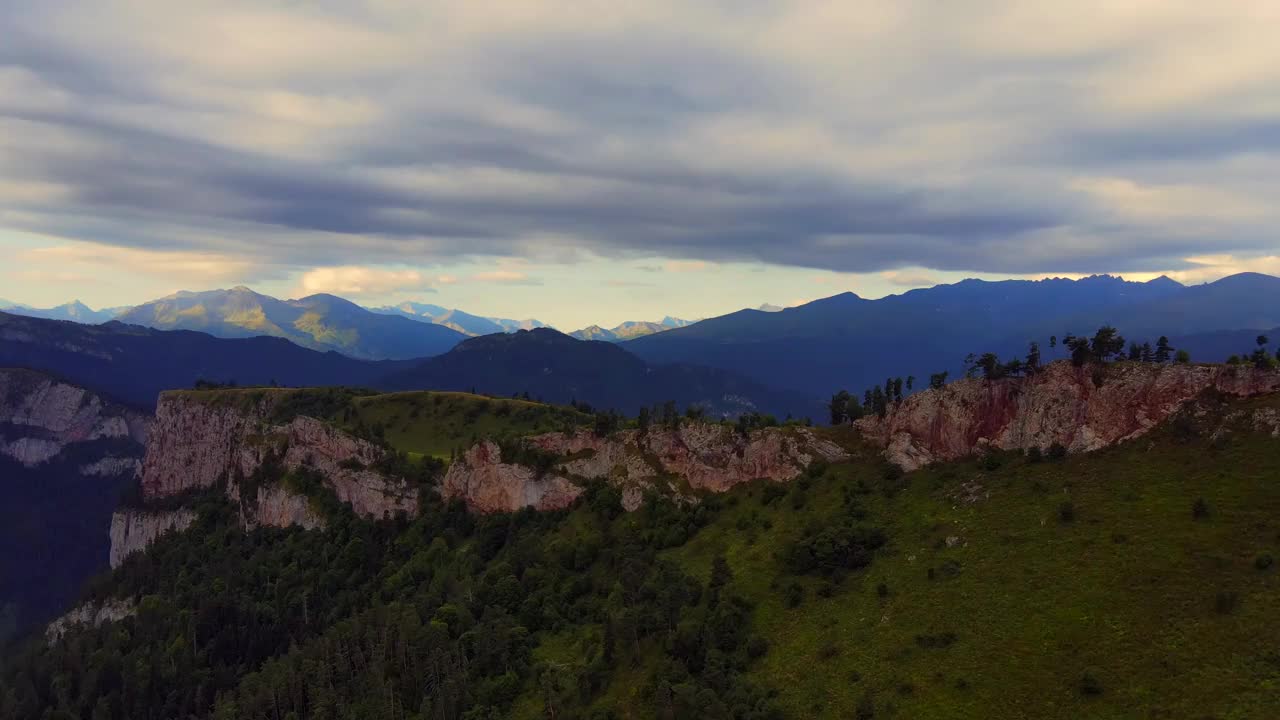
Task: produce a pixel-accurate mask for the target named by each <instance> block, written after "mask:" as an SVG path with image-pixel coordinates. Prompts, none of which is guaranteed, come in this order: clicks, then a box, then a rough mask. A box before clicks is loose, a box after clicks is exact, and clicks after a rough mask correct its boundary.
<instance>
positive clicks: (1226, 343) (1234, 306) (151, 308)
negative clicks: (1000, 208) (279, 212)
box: [14, 273, 1280, 407]
mask: <svg viewBox="0 0 1280 720" xmlns="http://www.w3.org/2000/svg"><path fill="white" fill-rule="evenodd" d="M55 311H56V312H55ZM14 312H15V314H16V313H21V314H24V315H30V316H41V315H43V316H45V317H57V318H65V319H73V320H76V321H78V322H85V321H86V320H88V319H91V318H95V317H101V313H105V312H108V311H106V310H104V311H99V313H97V314H95V313H94V311H92V310H91V309H89V308H87V307H85V306H84V305H83V304H81V303H68V304H67V305H65V306H61V307H60V308H53V309H49V310H32V309H30V308H24V309H20V310H16V311H14ZM119 321H120V322H122V323H129V324H135V325H143V326H147V327H151V328H157V329H165V330H170V329H183V330H196V331H200V332H205V333H208V334H210V335H213V336H216V337H222V338H246V337H253V336H257V335H267V336H275V337H278V338H283V339H287V340H289V341H291V342H293V343H295V344H296V345H298V346H301V347H304V348H308V349H312V350H317V351H321V352H326V351H335V352H339V353H342V354H344V355H347V356H349V357H351V358H356V359H360V360H383V359H394V360H405V361H408V360H421V359H422V358H425V357H431V356H437V355H441V354H442V353H444V352H446V351H448V350H449V349H451V348H452V347H454V346H455V345H456V344H458V343H459V342H461V341H463V340H465V339H467V337H468V336H481V337H482V336H486V335H491V334H499V333H510V332H512V331H514V330H516V329H517V328H518V326H521V325H523V326H535V325H541V323H540V322H538V321H536V320H524V321H517V320H508V319H503V318H493V317H481V316H478V315H473V314H470V313H466V312H464V311H462V310H457V309H448V308H445V307H442V306H438V305H430V304H425V303H413V302H405V303H401V304H399V305H396V306H388V307H381V308H374V309H372V310H370V309H366V308H362V307H360V306H358V305H355V304H354V303H350V302H348V301H346V300H343V299H341V298H337V297H334V296H332V295H313V296H310V297H306V298H302V299H299V300H277V299H275V298H271V297H268V296H266V295H261V294H258V293H255V292H253V291H252V290H249V289H248V288H244V287H237V288H232V289H230V290H214V291H208V292H198V293H193V292H182V293H178V294H176V295H172V296H170V297H167V298H163V299H161V300H157V301H153V302H149V303H145V304H143V305H140V306H138V307H135V308H132V309H128V310H127V311H126V312H124V313H123V314H121V315H120V316H119ZM1102 324H1112V325H1114V326H1116V327H1117V328H1119V330H1120V332H1121V334H1122V335H1124V336H1125V337H1127V338H1129V339H1131V340H1137V341H1139V342H1142V341H1147V342H1154V341H1155V340H1156V338H1158V337H1159V336H1161V335H1166V336H1168V337H1170V338H1171V339H1173V340H1174V341H1175V345H1176V346H1181V347H1183V348H1184V349H1187V350H1189V351H1191V352H1192V356H1193V358H1194V359H1198V360H1199V359H1203V360H1223V359H1225V358H1226V356H1227V355H1230V354H1235V353H1241V352H1247V351H1248V350H1249V342H1248V341H1250V340H1251V338H1252V337H1255V336H1256V333H1255V332H1254V331H1269V330H1270V329H1272V328H1276V327H1278V326H1280V278H1275V277H1271V276H1268V275H1260V274H1256V273H1244V274H1239V275H1234V276H1231V277H1227V278H1223V279H1221V280H1218V281H1216V282H1213V283H1208V284H1204V285H1196V286H1184V285H1181V284H1179V283H1177V282H1175V281H1173V280H1170V279H1169V278H1164V277H1162V278H1157V279H1155V280H1152V281H1150V282H1129V281H1126V280H1123V279H1122V278H1118V277H1112V276H1106V275H1102V276H1093V277H1088V278H1084V279H1081V280H1068V279H1061V278H1054V279H1047V280H1039V281H1026V280H1010V281H1001V282H987V281H982V280H964V281H961V282H958V283H955V284H951V285H939V286H937V287H932V288H926V289H919V290H912V291H910V292H906V293H903V294H900V295H891V296H888V297H884V298H880V299H877V300H868V299H865V298H861V297H859V296H857V295H855V294H853V293H843V294H840V295H835V296H833V297H828V298H823V299H820V300H815V301H813V302H810V303H807V304H805V305H800V306H797V307H789V308H778V307H777V306H768V305H763V306H761V308H759V309H755V310H740V311H738V312H734V313H730V314H727V315H722V316H719V317H714V318H709V319H706V320H701V321H697V322H692V323H690V322H687V321H684V320H680V319H677V318H672V317H667V318H664V319H663V320H662V321H659V322H627V323H622V324H621V325H618V326H616V327H614V328H609V329H606V328H601V327H599V326H591V327H588V328H584V329H582V330H578V331H575V332H573V333H571V335H572V337H574V338H577V339H580V340H605V341H608V342H611V343H618V344H620V345H621V346H622V347H623V348H624V349H625V350H626V351H627V352H629V353H631V354H634V355H636V356H638V357H639V358H640V359H642V360H644V361H645V362H646V363H647V364H648V365H651V366H664V365H689V366H698V367H703V368H716V369H719V370H724V371H729V372H730V373H732V374H734V375H736V376H740V377H742V378H750V379H751V380H752V381H754V382H755V383H756V384H757V385H758V386H759V387H761V388H773V389H779V390H785V391H789V392H792V393H799V394H800V395H803V396H806V397H810V398H819V397H824V396H827V395H829V394H830V393H831V392H833V391H834V390H837V389H840V388H847V389H850V390H861V389H865V388H866V387H868V386H870V385H872V384H879V383H881V382H883V380H884V378H886V377H891V376H892V377H904V378H905V377H908V376H915V377H916V378H918V379H923V378H926V377H927V376H929V375H930V374H933V373H937V372H941V371H946V372H948V373H950V374H951V376H952V377H956V376H958V375H959V374H960V373H962V372H963V370H964V364H963V359H964V357H965V356H966V355H968V354H969V353H971V352H972V353H983V352H996V353H999V354H1000V355H1001V356H1004V357H1013V356H1020V355H1023V354H1025V353H1026V352H1027V347H1028V345H1029V343H1031V342H1033V341H1035V342H1038V343H1039V344H1040V350H1041V353H1042V356H1043V358H1044V359H1045V360H1046V361H1047V360H1052V359H1054V358H1059V357H1063V356H1064V355H1065V353H1064V351H1063V349H1062V347H1061V345H1059V346H1058V347H1056V348H1055V347H1050V343H1049V338H1050V336H1054V335H1056V336H1058V337H1063V336H1064V335H1066V334H1067V333H1077V334H1085V333H1092V332H1093V331H1094V330H1095V329H1096V328H1097V327H1099V326H1100V325H1102ZM1272 334H1274V333H1272ZM583 352H588V351H583ZM247 364H248V362H247V361H244V362H241V361H237V362H234V363H231V364H230V365H224V366H222V367H219V368H216V369H218V370H219V371H226V372H228V373H229V374H227V375H226V377H232V376H235V377H239V378H240V379H241V381H242V382H247V381H248V378H249V377H250V376H252V377H257V378H260V379H259V380H257V381H258V382H265V381H266V379H267V377H263V373H257V372H252V371H250V372H247V373H244V372H240V368H241V367H242V366H244V365H247ZM330 364H333V363H330ZM320 365H321V366H324V365H325V363H320ZM380 373H381V371H376V372H364V371H361V372H355V373H354V374H353V375H352V377H353V378H356V379H355V380H349V381H346V382H357V381H358V382H362V383H367V382H369V381H370V380H373V379H377V378H379V377H381V376H382V375H381V374H380ZM179 374H180V375H181V373H179ZM625 374H626V373H622V374H620V375H619V377H622V376H624V375H625ZM161 375H162V376H165V377H171V376H173V375H174V374H173V373H167V372H163V373H161ZM284 375H285V373H282V372H280V369H279V368H278V366H274V367H273V369H272V370H271V372H270V373H269V374H268V375H267V376H276V377H279V378H280V379H281V381H282V382H285V380H284V377H283V376H284ZM303 376H304V377H311V376H309V375H306V374H305V373H304V374H303ZM321 376H322V377H324V378H329V377H331V376H330V375H327V374H324V373H322V374H321ZM184 377H185V375H184ZM326 381H327V382H344V381H342V380H340V379H339V380H326ZM471 384H479V385H483V384H484V383H483V382H479V383H467V385H468V386H470V385H471ZM499 384H502V383H499ZM503 386H504V387H505V384H504V385H503ZM526 389H529V388H526V387H523V386H522V387H517V388H516V391H520V392H523V391H524V390H526ZM784 405H785V406H788V407H790V406H791V403H789V402H788V403H785V404H784Z"/></svg>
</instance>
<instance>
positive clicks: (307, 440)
mask: <svg viewBox="0 0 1280 720" xmlns="http://www.w3.org/2000/svg"><path fill="white" fill-rule="evenodd" d="M290 392H292V391H289V390H275V389H253V390H223V391H218V392H214V393H208V392H205V393H202V392H192V391H175V392H167V393H164V394H162V395H161V396H160V400H159V403H158V405H157V408H156V419H155V423H154V426H153V429H152V432H151V439H150V443H149V444H148V446H147V454H146V459H145V460H144V462H143V466H142V493H143V499H144V501H157V500H162V499H165V498H172V497H174V496H181V495H184V494H186V493H189V492H191V491H193V490H200V489H205V488H210V487H214V486H216V485H219V484H221V483H225V488H226V492H227V495H228V497H229V498H230V499H231V500H232V501H233V502H236V503H237V504H238V505H239V507H240V517H241V521H242V522H243V523H244V525H245V527H258V526H263V525H267V526H276V527H287V526H289V525H299V526H301V527H303V528H307V529H312V528H317V527H322V526H323V525H324V519H323V517H322V516H321V515H320V514H319V513H318V512H317V511H316V509H315V507H314V506H313V503H312V502H311V500H310V499H309V498H307V497H305V496H303V495H300V494H296V493H292V492H290V491H289V490H288V489H287V488H285V487H282V486H280V485H278V484H268V485H261V486H258V485H256V484H255V487H256V489H255V490H254V491H253V494H252V496H250V497H243V496H242V493H241V485H242V483H243V482H244V480H245V479H246V478H251V477H252V476H253V475H254V473H255V472H256V471H258V470H259V469H260V468H261V467H262V466H263V465H264V463H268V462H276V463H278V464H279V466H280V467H281V468H282V469H285V470H295V469H299V468H310V469H312V470H315V471H317V472H318V473H319V474H320V475H321V476H322V477H323V478H324V481H325V484H326V486H327V487H328V488H329V489H330V490H332V491H333V493H334V495H335V496H336V497H337V498H338V500H340V501H342V502H344V503H347V504H349V505H350V506H351V509H352V510H353V511H355V512H356V513H358V514H360V515H364V516H366V517H371V518H378V519H381V518H384V517H392V516H395V515H397V514H401V513H403V514H409V515H412V514H414V513H415V512H416V511H417V493H416V492H415V491H414V490H413V488H411V487H410V486H409V484H408V483H407V482H405V481H404V480H403V479H401V478H392V477H387V476H386V475H383V474H381V473H379V472H377V471H375V470H371V469H368V467H369V466H371V465H374V464H376V463H377V462H379V461H380V460H382V459H383V458H384V456H385V455H386V451H385V450H384V449H383V448H381V447H379V446H377V445H374V444H373V443H371V442H368V441H366V440H362V439H360V438H357V437H354V436H352V435H349V434H347V433H345V432H343V431H341V430H339V429H337V428H335V427H333V426H332V425H329V424H328V423H325V422H322V421H320V420H317V419H315V418H311V417H306V416H296V417H293V418H291V419H288V420H287V421H280V422H277V421H276V419H275V417H274V415H275V410H276V409H277V407H278V405H279V403H280V402H281V401H283V400H284V399H285V398H286V397H287V396H288V394H289V393H290ZM129 512H131V511H123V512H122V513H118V514H117V516H116V518H115V520H114V521H113V527H112V550H111V558H112V565H113V566H114V565H116V564H118V563H119V561H120V560H121V559H123V557H124V556H125V555H127V554H128V553H130V552H134V551H137V550H140V549H142V548H145V547H146V546H147V545H149V544H150V543H151V542H153V541H154V540H155V539H156V538H157V537H158V536H159V532H155V531H152V530H151V527H152V525H150V524H147V523H146V522H144V523H143V524H142V525H141V526H139V527H140V529H138V530H131V528H132V527H133V524H137V523H138V522H140V521H139V519H137V518H132V519H131V518H130V517H129V516H128V513H129ZM183 512H187V511H183ZM148 522H150V521H148ZM154 522H156V523H158V524H157V525H156V527H161V526H162V525H163V521H160V520H158V519H156V520H154ZM190 522H191V517H190V513H189V512H187V517H186V520H185V523H179V522H177V521H175V522H174V523H172V524H170V525H169V526H167V527H178V528H179V529H181V528H182V527H186V525H189V524H190ZM131 523H133V524H131ZM116 525H120V526H121V528H122V530H121V532H120V533H117V532H116ZM167 527H165V528H162V529H167Z"/></svg>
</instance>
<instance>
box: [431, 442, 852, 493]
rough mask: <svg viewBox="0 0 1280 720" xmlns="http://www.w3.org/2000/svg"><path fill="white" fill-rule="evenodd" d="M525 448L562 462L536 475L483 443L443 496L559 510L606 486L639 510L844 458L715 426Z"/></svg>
mask: <svg viewBox="0 0 1280 720" xmlns="http://www.w3.org/2000/svg"><path fill="white" fill-rule="evenodd" d="M526 444H527V446H528V447H529V448H531V449H533V450H535V451H537V452H539V453H542V454H544V455H545V456H553V457H556V458H558V460H557V461H555V462H553V463H551V464H550V465H551V467H550V469H549V470H547V471H545V472H538V471H536V470H535V469H534V468H531V467H528V466H527V465H523V464H518V463H514V462H511V461H510V459H506V461H504V458H503V457H502V451H501V449H500V448H499V446H498V445H497V444H495V443H493V442H488V441H486V442H482V443H480V444H478V445H476V446H474V447H472V448H471V449H470V450H468V451H467V452H466V453H464V454H463V456H462V457H460V458H459V459H458V460H457V461H456V462H454V464H453V465H452V466H450V468H449V472H448V473H447V474H446V475H445V478H444V481H443V484H442V488H441V493H442V495H443V496H444V497H446V498H461V499H462V500H465V501H466V503H467V506H468V507H469V508H471V509H472V510H475V511H478V512H511V511H514V510H519V509H521V508H524V507H532V508H534V509H537V510H554V509H560V508H564V507H567V506H568V505H570V504H571V503H572V502H573V501H574V500H575V499H576V498H577V497H578V496H579V495H580V494H581V493H582V491H583V489H582V487H581V486H580V484H579V482H578V481H580V480H584V479H585V480H597V479H605V480H608V481H609V482H610V483H612V484H613V485H615V486H617V487H618V488H619V489H621V491H622V495H623V506H624V507H626V508H627V509H628V510H634V509H635V508H637V507H639V505H640V503H641V501H642V499H643V494H644V492H645V491H646V490H648V489H650V488H655V489H658V490H661V491H664V492H671V493H674V494H677V495H685V494H688V493H690V492H695V491H709V492H724V491H725V490H728V489H729V488H731V487H733V486H735V485H738V484H740V483H744V482H749V481H751V480H757V479H767V480H773V481H776V482H783V481H787V480H791V479H793V478H795V477H797V476H798V475H800V474H801V473H802V472H804V470H805V468H807V467H808V466H809V464H810V463H812V462H813V461H815V460H825V461H834V460H840V459H844V458H845V457H847V455H846V453H845V452H844V450H842V449H841V448H840V447H839V446H837V445H835V444H834V443H831V442H828V441H825V440H822V439H819V438H818V437H817V436H815V435H814V433H813V432H812V431H811V430H808V429H806V428H785V429H784V428H766V429H763V430H756V431H753V432H752V433H750V434H749V435H748V436H745V437H744V436H743V435H742V434H740V433H738V432H736V431H735V430H734V429H733V428H731V427H727V426H725V425H720V424H714V423H693V424H686V425H683V426H682V427H681V428H680V429H679V430H667V429H649V430H648V431H646V432H640V431H638V430H626V431H622V432H618V433H614V434H612V435H610V436H608V437H600V436H597V435H595V434H594V433H592V432H590V431H587V430H581V431H578V432H575V433H549V434H545V435H538V436H534V437H532V438H528V439H527V440H526Z"/></svg>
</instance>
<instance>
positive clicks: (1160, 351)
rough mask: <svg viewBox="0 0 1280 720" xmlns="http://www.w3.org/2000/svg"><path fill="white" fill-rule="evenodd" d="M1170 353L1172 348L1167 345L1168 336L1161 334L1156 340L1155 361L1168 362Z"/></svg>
mask: <svg viewBox="0 0 1280 720" xmlns="http://www.w3.org/2000/svg"><path fill="white" fill-rule="evenodd" d="M1172 354H1173V348H1171V347H1169V338H1167V337H1165V336H1163V335H1161V336H1160V339H1159V340H1156V354H1155V361H1156V362H1158V363H1167V362H1169V357H1170V356H1171V355H1172Z"/></svg>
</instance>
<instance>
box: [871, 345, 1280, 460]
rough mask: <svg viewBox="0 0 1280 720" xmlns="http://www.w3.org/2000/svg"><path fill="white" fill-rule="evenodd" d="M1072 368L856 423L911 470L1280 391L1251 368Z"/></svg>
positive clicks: (1129, 434)
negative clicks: (1194, 404) (1209, 394)
mask: <svg viewBox="0 0 1280 720" xmlns="http://www.w3.org/2000/svg"><path fill="white" fill-rule="evenodd" d="M1097 369H1098V368H1096V367H1094V366H1086V367H1075V366H1073V365H1072V364H1071V363H1069V362H1065V361H1063V362H1056V363H1052V364H1050V365H1047V366H1045V367H1044V368H1043V369H1042V370H1041V371H1040V372H1039V373H1036V374H1035V375H1032V376H1030V377H1022V378H1006V379H1001V380H992V381H988V380H981V379H965V380H958V381H956V382H953V383H951V384H949V385H947V386H946V387H944V388H940V389H930V390H925V391H922V392H919V393H916V394H915V395H912V396H910V397H908V398H906V399H905V400H904V401H903V402H902V403H899V404H894V405H891V406H890V409H889V413H888V415H887V416H886V417H884V418H883V419H881V418H877V417H867V418H863V419H861V420H859V421H858V423H857V426H858V428H859V429H860V430H861V431H862V433H863V435H864V436H865V437H867V438H868V439H870V440H872V441H873V442H876V443H878V444H879V445H880V446H881V447H884V448H885V449H886V453H885V454H886V456H887V457H888V459H889V460H891V461H892V462H894V463H897V464H898V465H900V466H902V468H903V469H906V470H913V469H915V468H918V467H921V466H922V465H926V464H929V463H931V462H936V461H940V460H954V459H957V458H961V457H965V456H968V455H972V454H973V453H975V452H977V451H979V450H981V449H983V448H987V447H990V448H996V449H1000V450H1025V449H1029V448H1032V447H1039V448H1047V447H1049V446H1051V445H1053V444H1055V443H1057V444H1061V445H1062V446H1063V447H1065V448H1066V449H1067V450H1068V451H1069V452H1085V451H1090V450H1097V449H1099V448H1103V447H1107V446H1109V445H1113V444H1115V443H1118V442H1122V441H1124V440H1128V439H1131V438H1135V437H1138V436H1140V435H1142V434H1144V433H1146V432H1148V431H1149V430H1151V428H1153V427H1155V426H1156V425H1157V424H1159V423H1161V422H1163V421H1164V420H1166V419H1167V418H1169V417H1170V416H1171V415H1172V414H1173V413H1175V412H1176V411H1177V410H1178V409H1179V408H1181V407H1182V406H1183V405H1184V404H1185V403H1187V402H1188V401H1190V400H1193V399H1195V398H1196V397H1197V396H1199V395H1200V394H1201V393H1203V392H1205V391H1207V390H1216V391H1218V392H1220V393H1223V394H1225V395H1230V396H1235V397H1247V396H1251V395H1259V394H1262V393H1269V392H1274V391H1276V390H1277V389H1280V372H1276V371H1274V370H1260V369H1255V368H1252V367H1246V366H1222V365H1216V366H1211V365H1189V364H1154V363H1133V362H1123V363H1117V364H1114V365H1111V366H1107V367H1106V368H1105V369H1102V372H1101V373H1100V374H1099V375H1098V376H1097V379H1098V380H1100V381H1101V384H1098V383H1097V382H1095V370H1097Z"/></svg>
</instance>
